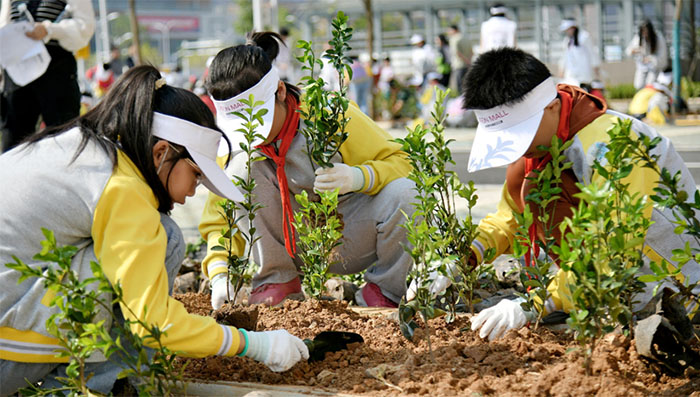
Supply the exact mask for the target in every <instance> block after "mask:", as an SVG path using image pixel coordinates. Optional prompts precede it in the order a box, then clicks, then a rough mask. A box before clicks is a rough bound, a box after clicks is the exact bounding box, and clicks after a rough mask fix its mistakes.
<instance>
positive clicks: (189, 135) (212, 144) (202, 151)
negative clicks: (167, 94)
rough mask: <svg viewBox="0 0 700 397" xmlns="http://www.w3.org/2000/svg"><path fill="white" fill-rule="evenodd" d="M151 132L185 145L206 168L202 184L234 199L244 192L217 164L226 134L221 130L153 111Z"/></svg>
mask: <svg viewBox="0 0 700 397" xmlns="http://www.w3.org/2000/svg"><path fill="white" fill-rule="evenodd" d="M151 131H152V134H153V136H154V137H157V138H161V139H165V140H166V141H168V142H172V143H176V144H178V145H182V146H184V147H185V149H187V153H189V154H190V156H192V160H193V161H194V162H195V163H196V164H197V166H198V167H199V168H200V170H201V171H202V174H204V175H203V178H202V183H203V184H204V186H206V187H207V188H208V189H209V190H211V191H212V192H214V193H215V194H217V195H219V196H221V197H225V198H228V199H231V200H234V201H239V202H240V201H243V195H242V194H241V192H240V191H239V190H238V188H236V186H235V185H234V184H233V182H231V179H230V178H229V177H228V176H226V174H225V173H224V171H223V170H222V169H221V168H220V167H219V165H218V164H217V163H216V153H217V150H218V148H219V142H220V141H222V136H221V133H220V132H219V131H215V130H212V129H211V128H206V127H203V126H201V125H199V124H195V123H192V122H189V121H187V120H184V119H181V118H178V117H173V116H169V115H167V114H163V113H159V112H153V125H152V126H151Z"/></svg>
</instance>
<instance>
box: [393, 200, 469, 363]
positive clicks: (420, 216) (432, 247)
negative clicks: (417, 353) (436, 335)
mask: <svg viewBox="0 0 700 397" xmlns="http://www.w3.org/2000/svg"><path fill="white" fill-rule="evenodd" d="M416 207H417V208H416V211H415V212H414V213H413V215H412V216H411V217H410V218H408V216H407V218H408V220H407V221H406V223H404V224H403V225H402V227H404V228H405V229H406V240H407V241H408V246H406V247H405V249H406V251H407V252H408V253H409V254H410V255H411V258H413V267H412V268H411V270H410V272H409V278H410V279H412V280H413V282H414V283H415V284H416V286H417V288H416V295H415V297H414V298H413V299H412V300H411V301H409V302H406V297H403V298H401V302H400V304H399V328H400V329H401V333H402V334H403V335H404V337H406V338H407V339H408V340H413V335H414V333H415V330H416V328H418V324H416V322H415V321H414V318H415V316H416V314H420V316H421V318H422V320H423V324H424V326H425V332H424V334H425V340H426V342H427V344H428V351H429V352H430V357H431V359H432V360H433V361H435V358H434V357H433V349H432V344H431V342H430V325H429V323H428V320H430V319H432V318H434V317H437V316H438V315H441V314H443V312H442V311H441V310H440V309H436V308H435V304H434V303H435V297H434V296H433V294H432V291H431V290H430V284H431V281H432V278H431V277H430V275H431V273H433V274H434V273H435V272H437V271H438V269H440V268H443V269H444V268H445V266H447V265H448V264H449V263H450V261H454V260H455V257H444V256H442V255H441V254H439V252H442V251H444V248H445V246H446V245H447V238H445V237H444V236H443V235H441V234H440V233H439V230H438V228H437V227H435V226H430V225H428V222H427V221H426V219H425V216H424V213H423V211H422V210H421V209H420V203H418V204H417V205H416Z"/></svg>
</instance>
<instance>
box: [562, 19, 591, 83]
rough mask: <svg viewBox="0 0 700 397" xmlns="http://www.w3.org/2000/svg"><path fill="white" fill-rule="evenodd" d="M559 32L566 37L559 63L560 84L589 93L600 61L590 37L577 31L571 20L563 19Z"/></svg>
mask: <svg viewBox="0 0 700 397" xmlns="http://www.w3.org/2000/svg"><path fill="white" fill-rule="evenodd" d="M559 31H561V32H563V33H564V34H565V35H566V39H565V41H564V56H563V57H562V59H561V61H560V62H559V69H560V77H562V78H563V81H561V83H564V84H570V85H578V86H580V87H581V88H584V89H586V90H587V91H590V85H591V82H592V81H593V80H594V79H596V78H597V77H598V67H599V65H600V59H599V58H598V54H597V52H596V50H595V48H594V47H593V43H592V41H591V35H590V34H588V32H586V31H585V30H583V29H579V27H578V23H576V21H575V20H574V19H573V18H564V19H563V20H562V21H561V24H560V25H559Z"/></svg>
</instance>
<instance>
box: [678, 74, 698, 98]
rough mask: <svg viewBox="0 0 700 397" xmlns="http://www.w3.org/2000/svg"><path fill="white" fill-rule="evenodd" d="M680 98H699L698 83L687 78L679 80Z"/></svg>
mask: <svg viewBox="0 0 700 397" xmlns="http://www.w3.org/2000/svg"><path fill="white" fill-rule="evenodd" d="M681 97H683V98H686V99H688V98H694V97H700V81H693V80H691V79H689V78H687V77H682V78H681Z"/></svg>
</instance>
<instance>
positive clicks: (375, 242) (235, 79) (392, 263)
mask: <svg viewBox="0 0 700 397" xmlns="http://www.w3.org/2000/svg"><path fill="white" fill-rule="evenodd" d="M278 40H279V37H278V36H277V34H275V33H272V32H262V33H255V34H254V35H253V36H252V37H251V39H250V40H249V43H250V44H246V45H239V46H236V47H230V48H227V49H224V50H222V51H221V52H219V54H218V55H217V56H216V58H215V59H214V61H213V62H212V64H211V68H210V70H209V81H208V83H207V88H208V91H209V93H210V95H211V96H212V99H213V100H214V104H215V106H216V108H217V117H218V123H219V126H220V127H221V128H222V129H223V130H224V132H225V133H226V134H228V135H229V138H230V139H231V140H232V141H236V140H240V136H241V135H242V134H241V133H240V132H239V131H237V130H238V129H239V128H241V125H242V122H243V121H242V120H241V119H239V118H238V117H236V116H235V115H234V114H232V112H233V111H236V110H238V109H241V108H242V107H243V106H244V105H243V104H242V103H241V102H240V101H241V99H248V97H249V96H250V95H251V94H252V95H253V96H254V97H255V100H256V101H263V102H264V105H263V107H264V108H265V109H267V110H268V112H267V114H266V115H265V116H264V118H263V124H262V126H261V127H259V128H258V129H257V133H259V134H260V135H262V136H264V137H266V139H265V140H264V142H258V143H259V144H261V146H260V149H261V151H262V155H264V156H265V157H266V158H267V160H266V161H257V162H254V163H253V166H252V169H251V170H250V172H251V174H252V176H253V178H254V179H255V181H256V183H257V187H256V190H255V191H254V194H255V198H256V200H257V201H258V202H259V203H260V204H262V206H263V207H262V209H261V210H259V211H258V212H257V216H256V218H255V224H254V226H255V228H256V233H257V235H258V236H260V240H258V241H257V243H256V247H255V248H254V250H253V252H254V260H255V262H256V263H258V264H260V266H261V269H260V271H259V272H258V273H257V274H256V275H255V276H254V278H253V281H252V284H253V285H252V286H253V290H252V293H251V295H250V298H249V300H248V303H250V304H255V303H264V304H268V305H277V304H279V303H280V302H282V301H283V300H284V299H287V298H296V299H301V298H303V294H302V291H301V282H300V278H299V268H300V265H301V261H300V259H299V257H298V255H296V244H295V231H294V229H293V228H292V226H291V222H290V221H291V220H292V219H293V214H292V211H294V210H297V209H298V208H299V207H298V205H297V203H296V201H295V200H294V195H295V194H298V193H300V192H301V191H302V190H306V191H307V192H308V193H309V195H310V196H312V197H313V196H316V197H317V195H316V193H314V191H315V190H333V189H336V188H338V189H339V191H340V194H341V196H340V199H339V201H340V202H339V205H338V211H339V212H340V213H341V214H342V215H343V220H344V223H345V228H344V230H343V234H344V238H343V240H342V242H343V244H342V245H341V246H340V247H339V255H340V256H341V257H342V258H343V259H342V261H340V262H342V263H339V264H338V265H334V266H332V267H331V269H330V272H331V273H339V274H351V273H357V272H360V271H362V270H364V269H367V272H366V273H365V279H366V281H367V284H366V285H365V286H364V287H363V288H362V289H361V290H360V291H359V292H358V294H357V296H356V298H357V300H358V301H359V302H360V304H362V303H364V304H365V305H368V306H387V307H396V306H397V302H399V300H400V299H401V297H402V296H403V295H404V293H405V292H406V276H407V273H408V270H409V268H410V266H411V264H412V260H411V257H410V255H408V254H407V253H406V252H405V251H404V249H403V245H404V244H407V241H406V235H405V231H404V229H403V228H401V227H400V225H401V224H402V223H403V222H404V221H405V217H404V215H403V213H404V212H405V213H406V214H408V215H409V216H410V214H411V213H412V212H413V206H412V205H411V201H412V200H413V197H414V196H415V192H414V185H413V183H412V182H411V181H410V180H408V179H407V178H406V176H407V175H408V173H409V172H410V167H411V166H410V164H409V162H408V161H407V159H406V154H405V153H403V152H402V151H401V145H399V144H397V143H394V142H391V139H392V138H391V136H390V135H389V134H387V133H386V132H385V131H383V130H381V129H380V128H379V127H378V126H377V125H376V124H375V123H374V122H373V121H372V120H371V119H370V118H369V117H367V116H366V115H365V114H363V113H362V112H361V111H360V110H359V108H358V107H357V106H356V105H355V104H351V105H350V106H349V108H348V111H347V114H346V116H347V117H348V118H349V119H350V121H349V122H348V124H347V128H346V129H347V132H348V139H347V140H346V141H345V143H343V145H341V147H340V153H339V155H337V156H336V157H335V158H334V159H333V163H334V166H333V167H332V168H318V166H317V165H313V166H312V164H311V163H310V161H309V157H308V155H307V154H306V150H307V149H306V140H305V138H304V136H303V135H302V134H300V133H299V130H300V128H302V126H303V123H304V120H303V119H300V116H299V112H298V111H297V110H298V109H299V107H300V106H304V104H303V103H300V97H301V92H300V90H299V88H297V87H295V86H293V85H290V84H288V83H285V82H283V81H281V80H280V78H279V74H278V72H277V69H276V68H275V67H273V66H272V61H273V60H274V59H275V57H276V55H277V53H278V49H279V43H280V41H278ZM301 102H303V99H302V100H301ZM235 146H236V145H234V147H235ZM220 154H221V153H220ZM233 155H234V159H233V161H232V166H231V167H230V172H231V173H232V174H235V175H238V176H240V177H245V176H246V175H247V172H248V170H247V169H246V166H245V161H244V160H245V158H246V154H245V153H242V152H240V151H239V152H235V153H234V154H233ZM220 200H221V199H220V198H218V197H216V196H215V195H211V197H210V199H209V202H208V203H207V206H206V209H205V213H204V216H203V218H202V223H201V225H200V232H201V233H202V236H204V238H205V239H206V240H207V242H208V243H209V251H208V253H207V256H206V258H205V259H204V261H203V262H202V269H203V271H204V274H206V275H207V276H208V277H209V278H210V279H211V280H212V306H213V307H214V308H218V307H219V306H221V305H222V304H223V303H224V301H225V299H226V296H227V294H226V290H227V288H228V286H229V283H228V282H227V280H226V260H227V258H226V256H225V253H223V252H222V251H215V250H212V249H211V248H212V247H213V246H215V245H218V244H219V242H218V240H219V238H220V237H221V231H222V230H223V228H224V226H225V221H224V219H223V218H222V217H221V215H220V213H219V210H218V207H217V205H216V203H217V202H218V201H220ZM238 226H239V227H241V228H243V230H247V227H248V225H247V222H242V224H240V225H238ZM234 239H235V244H234V246H236V247H237V248H238V252H237V253H238V254H239V255H243V254H244V251H243V247H244V246H245V244H244V242H243V239H242V237H241V236H240V234H238V235H236V236H235V238H234ZM372 265H374V266H372ZM370 266H372V267H370ZM368 268H369V269H368Z"/></svg>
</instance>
